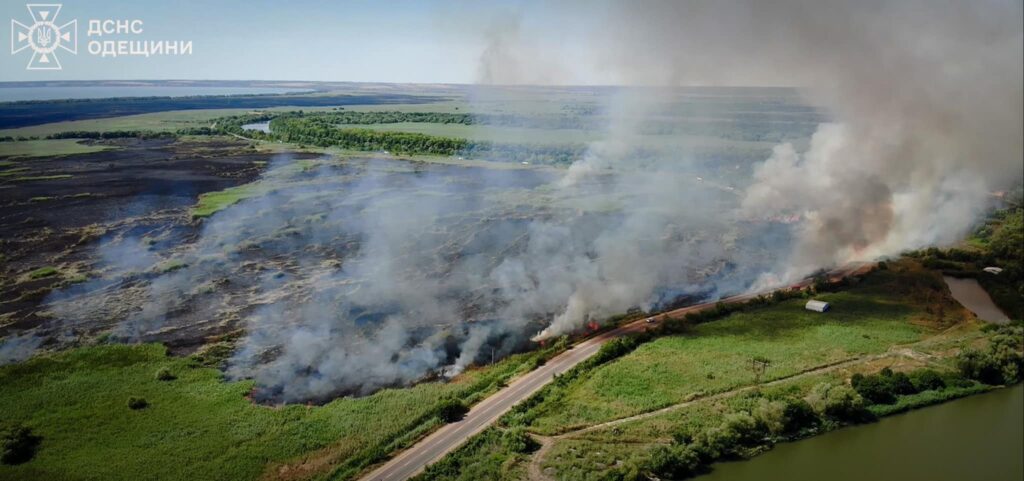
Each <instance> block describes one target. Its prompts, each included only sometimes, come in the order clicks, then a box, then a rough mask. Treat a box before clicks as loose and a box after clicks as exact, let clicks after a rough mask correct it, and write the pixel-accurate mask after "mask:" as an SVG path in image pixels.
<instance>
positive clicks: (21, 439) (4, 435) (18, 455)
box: [0, 425, 42, 464]
mask: <svg viewBox="0 0 1024 481" xmlns="http://www.w3.org/2000/svg"><path fill="white" fill-rule="evenodd" d="M40 441H42V438H40V437H39V436H35V435H33V434H32V430H31V429H29V428H27V427H25V426H20V425H14V426H4V427H2V428H0V449H2V451H0V462H2V463H3V464H21V463H24V462H26V461H28V460H30V459H32V457H33V456H35V454H36V448H37V447H38V446H39V442H40Z"/></svg>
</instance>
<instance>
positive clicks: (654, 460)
mask: <svg viewBox="0 0 1024 481" xmlns="http://www.w3.org/2000/svg"><path fill="white" fill-rule="evenodd" d="M647 469H648V470H650V471H651V473H653V474H654V475H656V476H658V477H659V478H662V479H665V478H668V479H685V478H689V477H691V476H694V475H696V474H700V473H701V472H703V471H705V470H706V468H705V466H704V464H703V463H702V462H701V456H700V455H699V454H698V453H697V452H696V451H695V450H694V449H692V448H690V447H689V446H660V447H658V448H656V449H655V450H654V452H653V453H651V459H650V461H648V463H647Z"/></svg>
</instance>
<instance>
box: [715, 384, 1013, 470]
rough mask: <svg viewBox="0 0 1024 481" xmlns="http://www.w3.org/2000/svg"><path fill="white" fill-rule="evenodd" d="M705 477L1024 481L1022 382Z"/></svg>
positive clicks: (786, 448) (787, 447)
mask: <svg viewBox="0 0 1024 481" xmlns="http://www.w3.org/2000/svg"><path fill="white" fill-rule="evenodd" d="M697 479H699V480H700V481H726V480H728V481H755V480H756V481H772V480H779V481H783V480H785V481H803V480H807V481H821V480H828V481H864V480H872V481H882V480H890V479H894V480H900V481H918V480H920V481H947V480H948V481H954V480H955V481H962V480H985V481H1021V480H1022V479H1024V387H1022V385H1020V384H1018V385H1016V386H1013V387H1010V388H1007V389H999V390H996V391H993V392H989V393H985V394H979V395H976V396H971V397H967V398H963V399H959V400H956V401H951V402H947V403H945V404H940V405H937V406H932V407H927V408H923V409H918V410H915V411H910V412H908V413H905V414H900V415H896V416H890V417H887V418H883V419H881V420H880V421H879V422H877V423H873V424H868V425H863V426H856V427H851V428H845V429H840V430H838V431H833V432H830V433H827V434H823V435H821V436H817V437H813V438H810V439H805V440H803V441H797V442H793V443H784V444H780V445H778V446H776V447H775V448H774V449H772V450H771V451H769V452H767V453H765V454H763V455H761V456H758V457H756V458H754V459H752V460H749V461H738V462H729V463H719V464H717V465H715V469H714V471H713V472H712V473H711V474H708V475H705V476H701V477H699V478H697Z"/></svg>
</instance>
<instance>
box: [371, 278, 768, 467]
mask: <svg viewBox="0 0 1024 481" xmlns="http://www.w3.org/2000/svg"><path fill="white" fill-rule="evenodd" d="M752 297H754V295H752V294H751V295H742V296H735V297H730V298H728V299H725V300H724V301H723V302H738V301H742V300H746V299H749V298H752ZM714 305H715V302H708V303H704V304H697V305H693V306H689V307H685V308H682V309H678V310H675V311H671V312H668V313H665V314H659V315H657V316H655V318H656V319H662V318H663V316H668V317H673V318H675V317H679V316H683V315H685V314H686V313H688V312H693V311H699V310H703V309H707V308H709V307H712V306H714ZM649 325H650V324H648V323H647V322H646V320H645V319H640V320H637V321H633V322H631V323H629V324H625V325H623V326H620V327H618V328H615V329H613V330H610V331H607V332H603V333H601V334H598V335H596V336H594V337H591V338H589V339H587V340H585V341H583V342H581V343H579V344H576V345H575V346H573V347H572V348H571V349H569V350H567V351H565V352H563V353H561V354H559V355H557V356H555V357H553V358H551V359H550V360H548V362H546V363H545V364H544V365H543V366H541V367H539V368H537V369H534V370H533V371H530V372H529V373H526V374H523V375H522V376H520V377H518V378H516V379H515V380H513V381H512V382H511V383H509V385H508V386H506V387H504V388H502V389H501V390H500V391H498V392H497V393H494V394H493V395H491V396H490V397H488V398H487V399H484V400H483V401H481V402H480V403H478V404H477V405H475V406H473V407H472V409H470V410H469V413H467V414H466V416H465V417H464V418H462V420H461V421H458V422H454V423H451V424H447V425H445V426H443V427H441V428H440V429H438V430H437V431H434V433H433V434H431V435H429V436H427V437H426V438H423V439H422V440H420V441H419V442H418V443H416V444H415V445H413V446H412V447H410V448H408V449H406V450H405V451H403V452H402V453H400V454H398V455H397V456H395V457H394V458H392V459H391V460H389V461H388V462H387V463H385V464H383V465H381V466H380V467H378V468H377V469H375V470H374V471H372V472H371V473H370V474H368V475H366V476H364V477H363V478H362V480H363V481H400V480H402V481H404V480H406V479H409V478H411V477H413V476H415V475H417V474H419V473H420V472H421V471H423V469H424V468H426V467H427V465H429V464H431V463H433V462H435V461H437V460H439V459H441V458H442V457H443V456H444V455H445V454H448V453H449V452H451V451H453V450H455V448H458V447H459V446H461V445H462V443H464V442H466V441H467V440H468V439H469V438H470V437H472V436H473V435H475V434H477V433H479V432H481V431H483V430H484V429H486V428H487V427H488V426H490V425H491V424H493V423H494V422H495V421H497V420H498V418H499V417H501V416H502V415H503V414H505V413H506V412H508V410H509V409H511V408H512V406H515V405H516V404H517V403H519V402H520V401H523V400H525V399H526V398H528V397H530V395H531V394H533V393H535V392H537V391H538V390H539V389H540V388H542V387H544V385H545V384H547V383H549V382H551V380H552V379H553V378H554V376H555V375H556V374H562V373H564V372H566V371H568V370H569V369H572V367H573V366H575V365H577V364H579V363H580V362H583V361H584V360H585V359H587V358H589V357H590V356H592V355H594V354H595V353H596V352H597V351H598V350H599V349H600V348H601V346H602V345H604V343H606V342H608V341H610V340H612V339H615V338H618V337H622V336H624V335H626V334H630V333H639V332H643V331H644V330H645V329H647V327H648V326H649Z"/></svg>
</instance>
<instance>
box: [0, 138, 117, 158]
mask: <svg viewBox="0 0 1024 481" xmlns="http://www.w3.org/2000/svg"><path fill="white" fill-rule="evenodd" d="M111 148H113V147H111V146H109V145H95V144H83V143H81V142H78V141H77V140H71V138H67V137H62V138H59V139H57V138H54V139H48V140H25V141H19V142H3V143H0V157H10V158H21V159H24V158H31V157H56V156H60V155H74V154H88V153H92V152H102V151H104V150H109V149H111Z"/></svg>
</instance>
